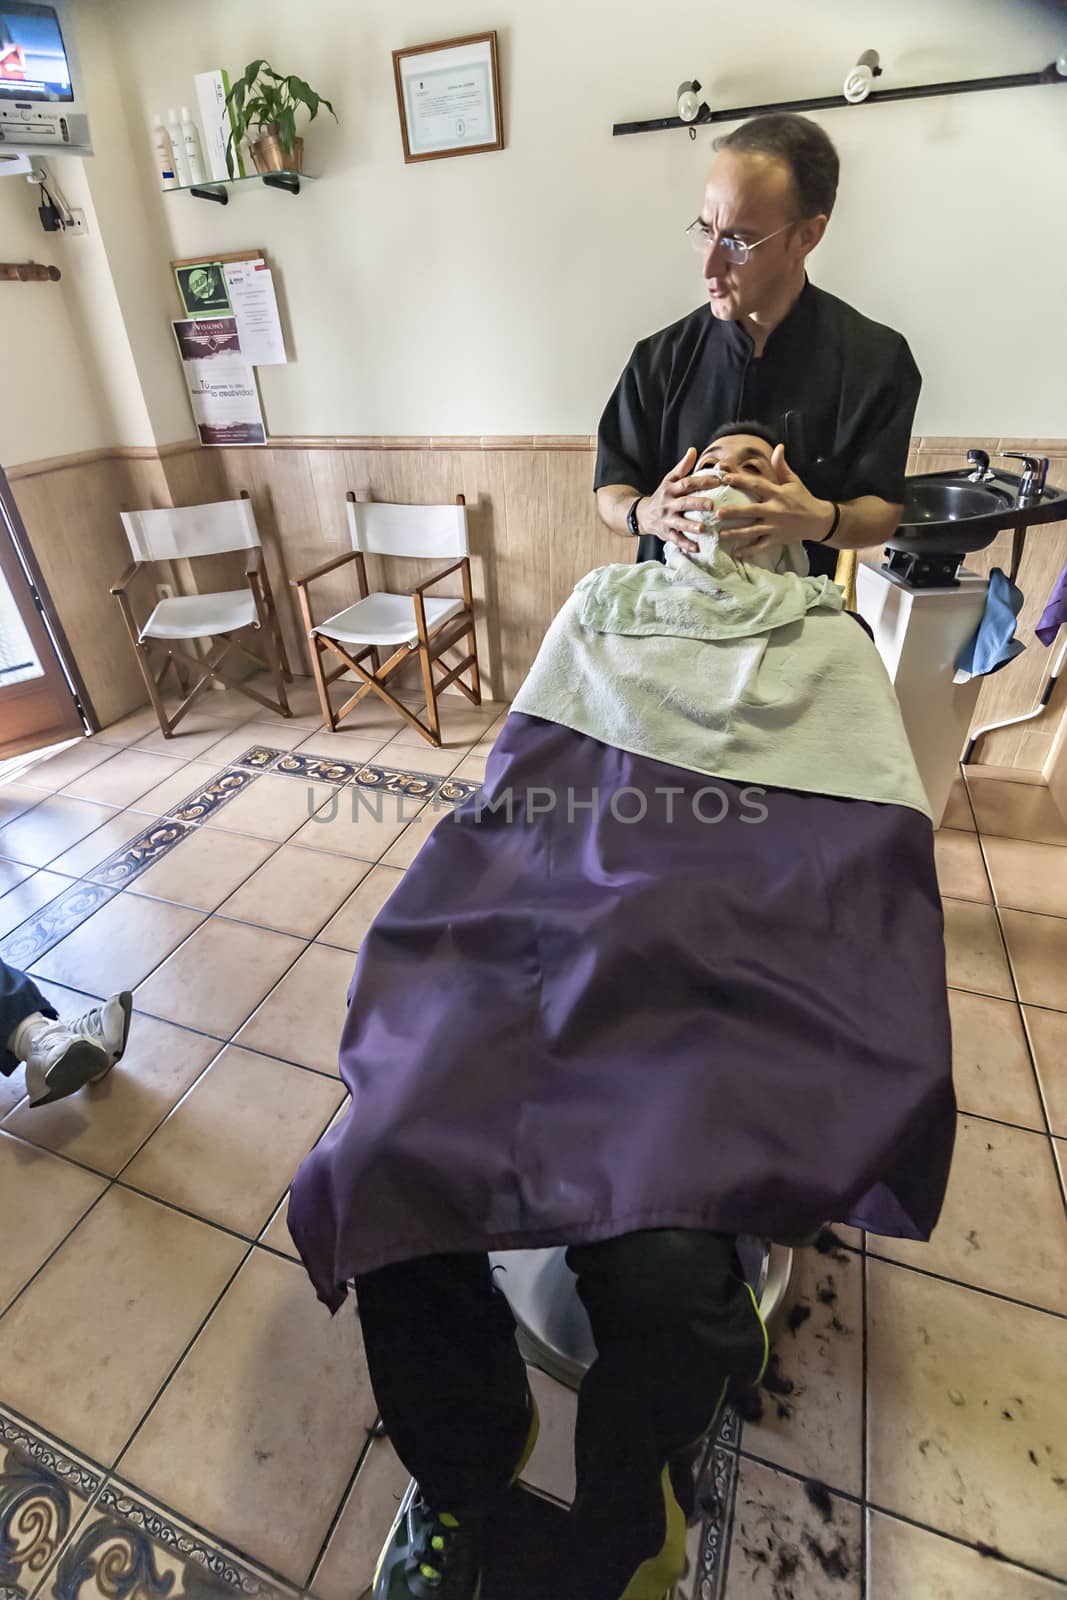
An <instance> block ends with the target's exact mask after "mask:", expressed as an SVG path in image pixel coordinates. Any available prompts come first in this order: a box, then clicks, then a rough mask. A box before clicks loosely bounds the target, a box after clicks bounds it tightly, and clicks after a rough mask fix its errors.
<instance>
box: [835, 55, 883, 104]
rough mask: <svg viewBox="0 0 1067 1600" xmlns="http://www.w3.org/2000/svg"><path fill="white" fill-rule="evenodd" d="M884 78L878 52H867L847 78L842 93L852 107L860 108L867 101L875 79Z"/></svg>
mask: <svg viewBox="0 0 1067 1600" xmlns="http://www.w3.org/2000/svg"><path fill="white" fill-rule="evenodd" d="M881 76H882V69H881V67H880V66H879V65H878V51H877V50H865V51H864V52H863V54H862V55H861V56H860V58H859V60H858V61H857V62H856V65H855V66H854V67H853V68H852V69H851V71H850V72H849V73H848V75H847V76H846V78H845V82H844V87H843V88H842V90H841V93H842V94H843V95H844V97H845V99H846V100H847V101H848V103H849V105H850V106H858V105H859V104H860V102H861V101H862V100H866V98H867V96H868V95H869V94H870V92H871V90H872V89H873V87H874V80H875V78H880V77H881Z"/></svg>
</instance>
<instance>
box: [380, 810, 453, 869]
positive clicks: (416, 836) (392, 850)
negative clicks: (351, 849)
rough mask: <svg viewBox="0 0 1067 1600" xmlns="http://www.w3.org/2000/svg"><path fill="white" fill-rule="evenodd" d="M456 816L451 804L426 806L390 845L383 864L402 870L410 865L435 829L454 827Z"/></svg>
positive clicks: (383, 858)
mask: <svg viewBox="0 0 1067 1600" xmlns="http://www.w3.org/2000/svg"><path fill="white" fill-rule="evenodd" d="M454 817H455V812H454V811H453V809H452V807H451V806H435V805H427V806H424V807H423V809H422V810H421V811H420V812H419V814H418V816H417V817H416V818H415V820H414V822H409V823H408V825H407V827H406V828H405V829H404V831H403V833H402V834H401V835H400V837H399V839H397V840H395V842H394V843H393V844H391V845H390V846H389V848H388V850H387V851H386V852H385V854H384V856H383V857H382V866H383V867H396V868H398V869H399V870H400V871H403V870H405V869H406V868H407V867H410V865H411V863H412V862H413V861H414V859H415V857H416V856H417V855H418V853H419V851H420V850H421V849H422V847H423V845H424V844H425V843H426V841H427V839H428V838H429V837H430V835H431V833H432V832H433V831H434V829H435V828H437V827H441V826H443V827H448V826H449V825H451V826H453V827H454V826H455V822H454V820H453V819H454Z"/></svg>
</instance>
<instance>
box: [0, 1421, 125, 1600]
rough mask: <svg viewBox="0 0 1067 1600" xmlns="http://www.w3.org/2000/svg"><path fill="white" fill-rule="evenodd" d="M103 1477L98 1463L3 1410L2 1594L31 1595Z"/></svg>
mask: <svg viewBox="0 0 1067 1600" xmlns="http://www.w3.org/2000/svg"><path fill="white" fill-rule="evenodd" d="M102 1481H103V1478H102V1474H101V1473H100V1472H98V1471H97V1470H96V1469H95V1468H92V1467H90V1466H88V1465H87V1464H86V1463H85V1462H83V1461H79V1460H77V1459H76V1458H75V1457H73V1456H70V1455H68V1454H67V1453H66V1452H65V1451H64V1450H63V1449H61V1447H60V1446H59V1445H57V1444H55V1443H54V1442H53V1441H52V1440H51V1439H49V1438H47V1437H46V1436H45V1435H43V1434H38V1433H36V1432H35V1431H34V1430H33V1429H31V1428H30V1427H28V1426H27V1425H26V1424H25V1423H23V1422H20V1421H18V1420H16V1419H15V1418H14V1417H12V1416H10V1415H8V1414H7V1413H6V1412H0V1596H3V1597H5V1600H27V1596H29V1595H31V1594H32V1593H33V1592H34V1590H35V1589H36V1588H37V1585H38V1584H39V1583H40V1581H41V1574H42V1573H43V1572H44V1571H45V1570H46V1569H47V1567H48V1566H49V1564H50V1563H51V1562H52V1561H53V1560H54V1559H55V1557H56V1555H57V1553H58V1552H59V1551H60V1550H61V1549H62V1548H63V1545H64V1543H65V1541H66V1540H67V1539H68V1538H69V1536H70V1533H71V1530H72V1529H73V1528H76V1527H77V1526H78V1524H79V1523H80V1521H81V1519H82V1517H83V1516H84V1514H85V1512H86V1510H87V1508H88V1506H89V1503H90V1501H91V1500H92V1498H93V1496H94V1495H95V1494H96V1492H97V1490H98V1489H99V1488H100V1485H101V1482H102Z"/></svg>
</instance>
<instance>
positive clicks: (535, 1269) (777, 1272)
mask: <svg viewBox="0 0 1067 1600" xmlns="http://www.w3.org/2000/svg"><path fill="white" fill-rule="evenodd" d="M738 1254H739V1256H740V1257H741V1265H742V1267H743V1268H744V1272H745V1277H746V1278H747V1279H748V1281H749V1283H750V1284H751V1285H752V1291H753V1293H754V1294H755V1297H756V1303H757V1305H758V1306H759V1309H760V1315H761V1316H762V1318H763V1320H764V1322H765V1323H766V1324H767V1329H768V1333H769V1336H770V1339H771V1343H772V1344H773V1343H774V1339H775V1335H776V1334H777V1332H778V1331H779V1327H780V1324H781V1320H782V1317H783V1315H784V1312H785V1307H786V1298H787V1295H788V1292H789V1283H790V1278H791V1277H792V1272H793V1250H792V1248H791V1247H790V1246H788V1245H784V1244H773V1243H770V1242H769V1241H767V1240H765V1239H756V1238H753V1237H751V1236H749V1235H743V1236H742V1237H741V1238H740V1239H739V1241H738ZM566 1257H567V1252H566V1250H565V1249H564V1248H562V1247H560V1248H557V1249H551V1250H503V1251H498V1252H496V1253H495V1254H493V1255H491V1256H490V1258H489V1259H490V1261H491V1262H492V1264H493V1267H494V1268H498V1267H499V1268H500V1269H501V1270H500V1271H499V1272H497V1274H496V1283H497V1287H498V1288H499V1289H501V1290H502V1291H503V1293H504V1294H505V1296H506V1297H507V1301H508V1304H509V1305H510V1306H511V1310H512V1314H513V1315H514V1317H515V1323H516V1328H517V1338H518V1344H519V1349H520V1350H521V1352H522V1356H523V1360H524V1361H525V1362H526V1363H527V1365H528V1366H532V1367H539V1368H540V1369H541V1371H542V1372H547V1373H548V1375H549V1377H552V1378H555V1379H556V1380H557V1381H558V1382H559V1383H563V1384H566V1386H567V1387H568V1388H569V1389H578V1388H580V1387H581V1382H582V1379H583V1378H584V1377H585V1374H586V1373H587V1371H588V1370H589V1368H590V1366H591V1365H592V1363H593V1360H594V1359H595V1356H596V1347H595V1345H594V1344H593V1333H592V1329H591V1328H590V1326H589V1318H588V1317H587V1316H586V1314H585V1307H584V1306H583V1305H582V1302H581V1300H580V1299H579V1298H578V1288H577V1280H576V1278H575V1276H574V1273H573V1272H572V1271H571V1270H570V1268H569V1267H568V1265H567V1260H566Z"/></svg>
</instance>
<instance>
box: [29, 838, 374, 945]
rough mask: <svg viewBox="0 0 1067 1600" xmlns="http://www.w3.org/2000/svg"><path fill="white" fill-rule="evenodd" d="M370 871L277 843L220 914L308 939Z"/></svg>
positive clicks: (354, 862)
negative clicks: (266, 858) (267, 859)
mask: <svg viewBox="0 0 1067 1600" xmlns="http://www.w3.org/2000/svg"><path fill="white" fill-rule="evenodd" d="M371 870H372V869H371V868H370V867H369V866H368V864H367V862H365V861H357V860H355V859H354V858H352V857H350V856H338V855H326V854H325V853H323V852H320V851H318V850H298V849H297V848H296V847H295V846H294V845H288V844H283V845H280V846H279V847H278V848H277V849H276V850H275V852H274V854H273V855H272V856H271V858H270V860H269V861H267V862H266V863H265V864H264V865H263V866H262V867H260V868H259V870H258V871H257V872H254V873H253V874H252V876H251V877H250V878H249V879H248V881H247V882H246V883H244V884H242V885H241V887H240V888H239V889H238V890H237V892H236V894H232V895H231V896H230V898H229V899H228V900H227V901H226V902H225V903H224V905H223V906H222V907H221V910H222V914H223V915H224V916H227V917H235V918H236V919H237V920H238V921H239V922H255V923H258V924H259V926H260V927H263V928H275V929H277V931H278V932H279V933H292V934H295V935H296V936H297V937H298V938H302V939H313V938H314V937H315V935H316V934H317V933H318V932H319V929H320V928H321V927H322V925H323V923H324V922H326V921H328V920H329V918H330V917H332V916H333V914H334V912H335V911H336V910H337V908H338V906H340V905H341V903H342V902H343V901H344V900H345V899H347V897H348V896H349V895H350V894H351V892H352V890H353V889H354V888H355V887H356V885H357V884H358V883H359V882H360V881H361V879H362V878H364V877H365V876H366V874H367V873H368V872H369V871H371ZM2 906H3V901H2V900H0V907H2Z"/></svg>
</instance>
